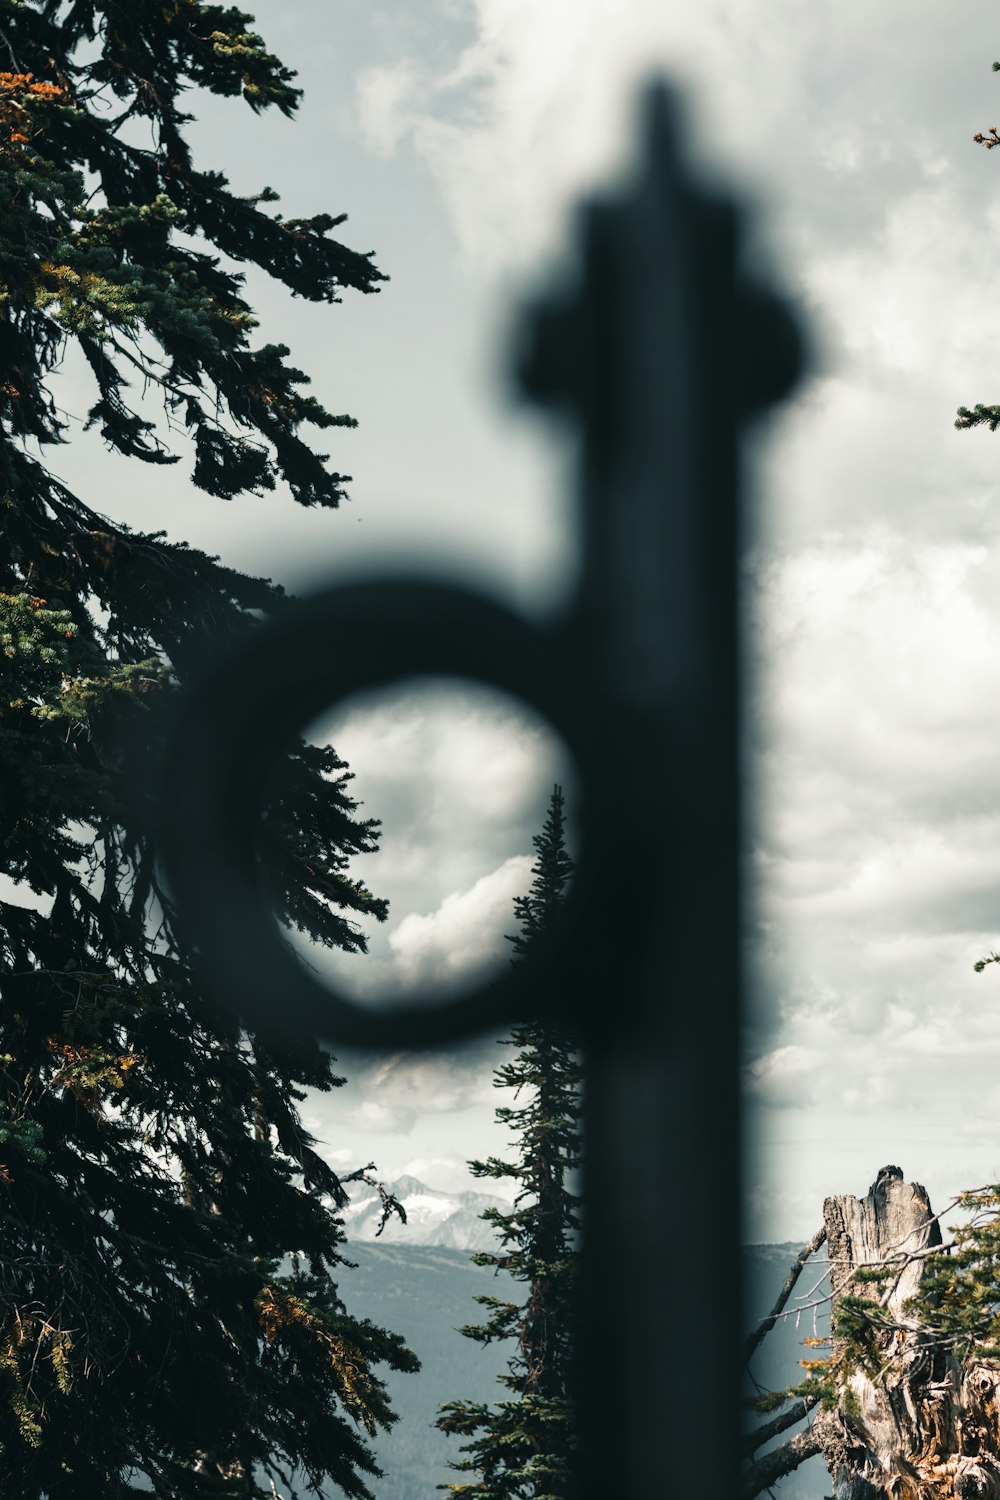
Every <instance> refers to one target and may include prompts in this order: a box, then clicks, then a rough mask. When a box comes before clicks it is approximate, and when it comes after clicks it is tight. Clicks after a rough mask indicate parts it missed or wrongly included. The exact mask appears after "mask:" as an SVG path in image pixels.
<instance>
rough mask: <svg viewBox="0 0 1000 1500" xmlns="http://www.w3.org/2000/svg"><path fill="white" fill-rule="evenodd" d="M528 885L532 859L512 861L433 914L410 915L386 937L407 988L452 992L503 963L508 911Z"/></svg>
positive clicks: (510, 924)
mask: <svg viewBox="0 0 1000 1500" xmlns="http://www.w3.org/2000/svg"><path fill="white" fill-rule="evenodd" d="M530 883H531V859H530V858H529V857H528V856H527V855H516V856H514V858H512V859H508V860H505V861H504V863H503V864H502V865H501V866H500V868H499V869H497V870H494V871H493V872H492V873H491V874H489V875H484V876H483V877H482V879H481V880H477V881H476V883H475V885H473V886H472V888H471V889H470V890H467V891H455V892H453V893H452V894H451V895H448V896H446V897H445V898H444V900H443V901H442V902H441V904H440V906H438V907H437V909H436V910H434V911H432V912H428V913H426V914H421V913H418V912H410V913H409V914H408V915H407V916H405V917H404V918H403V920H402V921H401V922H400V923H399V925H398V927H397V928H396V930H395V931H394V932H393V933H392V934H391V935H390V937H389V946H390V948H391V949H392V953H393V957H394V960H395V968H396V971H397V973H398V974H399V976H400V979H401V980H402V982H403V984H404V985H405V986H406V987H408V988H409V987H414V988H416V987H420V986H426V987H428V988H429V987H431V986H433V987H434V988H439V987H441V986H444V987H446V988H452V987H453V986H455V985H457V984H460V983H462V982H466V981H468V980H469V979H470V978H471V976H472V975H473V974H475V973H476V972H477V971H480V970H482V969H483V968H485V967H486V966H487V965H488V964H491V963H495V962H497V961H498V960H500V959H502V958H503V957H504V952H505V948H507V947H508V945H507V944H506V943H505V941H504V933H505V932H506V931H508V930H509V929H510V928H511V927H515V926H516V924H515V922H514V921H513V918H512V913H511V905H512V902H513V899H514V897H515V896H519V895H523V894H524V892H525V891H526V890H527V889H528V886H529V885H530Z"/></svg>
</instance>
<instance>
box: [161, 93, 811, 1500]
mask: <svg viewBox="0 0 1000 1500" xmlns="http://www.w3.org/2000/svg"><path fill="white" fill-rule="evenodd" d="M645 107H646V117H645V120H644V152H643V156H642V160H641V163H640V167H639V170H638V172H637V174H636V175H635V177H634V179H633V180H631V181H629V182H627V183H626V184H625V185H624V186H623V188H622V189H621V190H620V191H619V192H618V193H617V194H615V195H613V196H611V195H609V196H608V197H607V198H604V199H602V200H599V201H597V202H594V203H592V204H589V205H587V206H586V207H585V208H584V210H583V211H582V215H581V224H580V236H581V250H580V258H579V274H578V276H577V278H576V282H575V285H574V287H573V288H572V289H571V290H570V291H568V292H567V293H566V294H565V295H560V296H555V297H553V298H552V299H551V300H549V301H548V302H547V303H545V304H544V305H543V306H541V307H540V308H538V309H537V310H536V311H535V313H534V314H533V315H532V317H531V319H530V320H529V323H528V326H527V330H526V338H525V346H526V347H525V355H524V359H523V364H522V370H521V376H522V381H523V385H524V388H525V390H526V391H527V393H528V394H529V395H530V396H531V397H532V398H533V399H535V400H538V401H542V402H545V403H546V404H549V405H552V406H554V407H556V408H561V409H564V410H568V411H569V413H570V414H571V415H572V416H573V417H574V418H575V420H576V421H577V422H579V424H580V425H581V428H582V432H583V438H584V442H583V453H582V468H581V476H580V482H581V489H582V502H583V518H582V524H583V527H584V567H583V576H582V579H581V582H580V588H579V591H578V596H577V599H576V601H575V602H574V605H573V606H572V608H571V610H570V612H569V614H568V616H567V617H566V618H564V619H562V620H560V621H556V622H554V623H552V624H551V625H549V626H548V627H545V628H541V627H536V626H533V625H530V624H529V623H527V622H526V621H524V620H523V619H520V618H519V617H517V616H515V615H512V614H511V613H510V612H509V611H507V610H505V609H504V608H503V607H502V606H500V605H498V604H496V603H494V602H491V601H489V600H487V599H485V598H484V597H483V596H482V595H480V594H476V593H472V592H469V591H465V590H462V589H459V588H456V587H454V586H450V585H444V584H431V583H428V582H427V581H426V580H414V579H407V578H390V579H382V580H374V581H372V582H370V583H367V584H360V585H351V586H350V587H345V588H340V589H333V590H331V591H329V592H328V593H327V594H322V595H318V596H316V597H314V598H313V599H311V600H305V601H300V602H298V603H297V604H295V605H294V606H291V607H290V608H289V609H288V611H287V612H286V613H283V614H282V615H281V616H280V617H279V618H278V619H275V620H273V621H271V622H270V623H269V624H268V625H267V626H266V627H262V629H261V630H260V632H259V633H256V634H254V635H253V636H252V637H251V638H249V639H248V640H246V641H245V642H243V643H242V644H241V645H240V646H239V647H238V648H237V649H235V650H234V651H232V652H230V653H229V654H228V655H227V656H226V657H225V658H224V659H223V660H222V661H221V662H219V663H217V664H216V665H215V666H214V667H213V668H212V669H211V670H209V671H208V672H206V675H205V678H204V681H203V683H202V684H201V686H200V688H199V689H197V690H196V691H195V692H193V693H192V694H191V695H190V697H189V699H188V702H187V704H186V706H185V710H184V716H183V719H182V722H181V723H180V724H179V726H178V730H177V734H176V737H175V742H174V746H173V750H172V754H171V758H170V764H169V767H168V771H167V777H166V783H165V792H164V818H163V825H162V830H161V841H162V848H163V854H164V859H165V862H166V865H167V871H168V874H169V878H170V881H171V884H172V887H173V890H174V893H175V896H176V901H177V907H178V913H179V915H180V917H181V918H182V920H183V922H184V924H185V927H186V930H187V938H188V942H189V945H190V948H191V951H192V954H193V956H194V960H195V961H196V962H197V963H198V965H199V972H200V975H201V978H202V980H203V983H204V985H205V988H206V991H208V992H211V993H214V994H215V995H216V996H217V997H218V999H219V1000H220V1001H221V1002H224V1003H226V1004H228V1005H231V1006H232V1007H234V1008H235V1009H236V1010H237V1011H238V1012H239V1013H240V1014H241V1015H242V1016H243V1017H244V1018H245V1019H246V1020H247V1021H248V1022H249V1023H250V1024H253V1025H255V1026H257V1027H258V1028H261V1027H264V1028H270V1029H271V1030H272V1031H274V1032H275V1033H276V1034H280V1032H281V1031H282V1030H284V1031H285V1032H289V1031H290V1032H294V1031H295V1030H296V1029H298V1030H300V1031H301V1030H310V1031H313V1032H315V1033H316V1034H317V1035H319V1036H321V1037H323V1038H326V1039H328V1040H330V1041H331V1042H332V1043H333V1044H334V1045H336V1044H337V1043H338V1042H339V1043H349V1044H354V1045H360V1046H367V1047H388V1048H398V1047H418V1048H421V1047H422V1048H427V1047H433V1046H438V1045H442V1044H444V1043H447V1042H449V1041H452V1040H455V1039H457V1038H459V1037H464V1036H469V1035H472V1034H475V1033H476V1032H482V1031H483V1030H485V1029H486V1028H496V1027H497V1026H499V1025H503V1024H505V1023H509V1021H510V1020H511V1019H516V1018H519V1017H529V1016H542V1015H550V1016H552V1015H560V1016H562V1017H563V1018H565V1019H566V1020H569V1021H571V1022H572V1023H573V1024H574V1025H575V1026H577V1027H578V1028H579V1030H580V1032H581V1034H582V1037H583V1045H584V1054H585V1062H586V1090H587V1113H586V1174H585V1183H584V1190H585V1198H586V1202H585V1220H584V1231H585V1232H584V1245H583V1251H584V1254H583V1261H584V1299H585V1300H584V1306H583V1309H582V1324H583V1329H584V1341H583V1348H582V1350H581V1362H580V1379H579V1402H580V1410H581V1430H582V1434H583V1441H584V1453H583V1463H582V1469H581V1493H582V1496H583V1497H584V1500H658V1497H660V1496H667V1497H673V1500H733V1497H734V1496H736V1495H737V1494H738V1493H739V1461H738V1452H739V1435H740V1427H741V1421H740V1416H741V1413H740V1402H739V1373H740V1345H741V1333H742V1331H743V1325H742V1318H741V1309H740V1254H739V1247H740V1145H739V1139H740V1132H739V1095H738V1045H739V1020H740V1012H739V970H740V904H739V868H740V810H739V770H740V767H739V755H740V746H739V709H740V702H739V699H740V680H739V642H738V626H739V621H738V618H737V601H738V585H737V562H738V555H739V548H740V536H739V532H740V512H739V486H738V467H737V445H738V437H739V428H740V424H741V423H742V422H743V421H744V420H745V419H746V418H747V417H748V416H750V415H752V414H753V413H754V412H755V411H758V410H759V409H761V408H762V407H764V406H766V405H767V404H768V403H770V402H773V401H776V400H778V399H779V398H780V397H781V396H783V395H784V394H785V393H786V392H787V391H788V390H790V388H791V386H792V385H793V383H794V381H795V379H796V377H797V374H798V371H799V365H800V346H799V339H798V336H797V333H796V328H795V325H794V323H793V321H792V319H791V317H790V315H789V313H788V312H787V311H786V309H785V308H784V306H783V304H782V303H781V302H780V301H778V300H777V299H776V298H775V297H773V296H770V295H768V294H767V293H765V292H763V291H762V290H760V289H759V288H755V287H754V286H752V285H750V284H749V283H748V282H747V281H746V280H745V279H744V278H743V277H742V275H741V273H740V267H739V243H738V227H739V226H738V220H737V215H736V213H735V210H734V208H733V206H732V204H731V203H730V202H729V201H728V200H725V199H722V198H719V197H712V196H709V195H708V194H707V193H705V192H704V191H703V190H702V189H701V188H700V187H698V186H697V185H696V184H695V183H693V182H692V181H691V180H690V178H689V177H688V176H687V174H686V171H685V169H684V165H683V160H682V157H681V153H680V150H679V142H678V129H677V125H676V122H675V120H674V118H673V113H672V107H671V101H670V96H669V94H668V93H667V91H666V90H665V89H663V88H657V89H653V90H651V91H650V93H649V95H648V96H647V100H646V106H645ZM345 639H347V640H350V641H351V651H350V653H349V654H348V653H342V652H340V651H338V650H337V649H336V647H337V643H338V642H340V641H341V640H345ZM326 642H328V643H331V649H325V647H324V646H323V643H326ZM317 643H319V645H317ZM427 673H440V674H445V675H452V676H459V677H468V678H471V679H474V680H478V681H481V682H485V683H487V684H490V685H492V686H495V687H498V688H500V689H501V690H503V691H506V692H510V693H513V694H515V695H519V696H521V697H523V698H524V699H525V701H526V702H528V703H529V704H531V705H532V706H533V707H534V708H536V709H537V710H538V711H539V712H540V713H542V714H544V715H546V716H547V717H548V718H549V719H550V721H551V722H552V724H553V725H554V726H555V728H556V729H557V731H558V732H559V733H561V734H562V735H563V737H564V739H565V741H566V743H567V745H568V747H569V749H570V751H571V752H572V753H573V755H574V756H575V757H576V760H577V766H578V771H579V786H580V792H581V798H582V806H581V809H580V825H581V834H582V849H581V851H580V855H579V858H578V860H577V871H578V873H577V878H576V880H575V882H574V888H573V892H572V894H571V898H570V900H569V902H568V904H567V909H566V919H565V924H564V927H563V930H562V931H561V933H557V935H556V937H555V939H554V940H553V942H552V944H551V945H550V947H549V948H548V949H547V950H546V949H542V948H540V949H539V950H538V951H537V952H536V955H535V956H534V957H533V958H532V961H531V963H527V964H523V965H518V966H517V972H516V973H511V974H509V975H508V976H507V977H505V978H501V979H500V980H498V981H497V982H495V983H492V984H489V985H486V986H484V987H483V988H482V989H480V990H479V991H476V992H473V993H471V994H468V995H465V996H460V997H458V998H457V999H456V1000H453V1001H451V1000H449V1001H445V1002H442V1003H441V1004H431V1005H419V1004H418V1005H413V1004H407V1003H403V1004H397V1005H395V1006H385V1007H380V1008H379V1009H378V1010H367V1011H366V1010H365V1009H364V1008H363V1007H359V1006H358V1005H356V1004H354V1003H353V1002H352V1001H351V1000H350V999H348V998H346V997H344V996H343V995H338V994H337V993H335V992H334V990H333V988H331V987H328V986H323V985H320V984H319V983H318V981H317V980H316V979H315V977H314V976H312V975H311V974H310V973H309V972H308V971H307V970H306V969H305V968H303V967H302V966H301V965H298V964H297V963H296V962H295V961H294V959H293V958H292V955H291V953H290V950H289V949H288V948H287V946H286V945H285V944H284V942H283V940H282V938H281V934H280V932H279V931H278V928H277V924H276V923H275V922H274V920H273V917H270V918H269V914H268V913H267V912H266V911H265V910H263V908H262V905H261V901H262V898H261V894H260V887H259V881H258V878H257V864H256V854H255V844H254V829H255V825H256V821H257V820H258V819H259V815H260V809H261V806H262V800H263V797H264V789H265V787H266V784H267V777H268V774H269V772H270V770H271V769H272V768H273V766H274V764H275V762H276V760H277V759H278V758H279V757H280V755H281V753H282V751H283V748H284V746H285V745H286V744H287V741H288V739H289V738H290V737H291V736H292V735H293V734H294V733H295V732H296V731H298V730H300V729H301V728H302V727H303V726H304V725H306V724H307V723H308V722H309V721H310V720H311V719H312V718H314V717H315V716H316V715H317V714H318V713H319V712H321V711H323V710H324V709H325V708H328V707H331V706H332V705H333V704H335V703H336V702H338V701H340V700H342V699H343V698H345V697H346V696H348V695H349V694H350V693H353V692H357V691H359V690H362V689H365V688H370V687H376V686H380V685H382V684H384V683H388V682H392V681H396V680H399V679H401V678H405V677H407V676H414V675H421V674H427Z"/></svg>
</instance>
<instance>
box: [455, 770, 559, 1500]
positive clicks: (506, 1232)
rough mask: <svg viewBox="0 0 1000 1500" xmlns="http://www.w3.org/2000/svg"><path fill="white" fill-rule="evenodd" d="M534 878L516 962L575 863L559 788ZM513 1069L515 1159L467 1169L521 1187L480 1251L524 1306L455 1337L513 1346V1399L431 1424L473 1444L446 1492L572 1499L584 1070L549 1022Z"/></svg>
mask: <svg viewBox="0 0 1000 1500" xmlns="http://www.w3.org/2000/svg"><path fill="white" fill-rule="evenodd" d="M534 845H535V852H536V859H535V863H534V866H533V875H534V879H533V881H532V885H531V890H530V892H529V893H528V895H526V896H520V897H517V898H516V899H515V902H514V910H515V914H516V915H517V918H518V920H519V922H520V931H519V932H518V933H517V934H516V935H514V936H513V937H511V939H510V941H511V942H512V943H513V944H514V950H515V953H516V954H517V955H518V958H519V959H523V958H526V957H528V956H529V955H530V953H531V948H532V944H533V943H535V942H536V941H538V940H539V939H540V938H541V937H542V936H543V935H544V934H545V933H546V931H547V930H548V927H549V925H550V923H551V922H552V921H553V920H554V918H555V916H556V914H557V913H558V911H559V909H560V907H561V905H562V903H563V901H564V899H565V895H566V887H567V884H568V882H569V879H570V876H571V874H572V870H573V866H572V862H571V861H570V859H569V856H568V855H567V853H566V846H565V841H564V815H563V796H562V792H561V790H560V789H559V787H556V788H555V790H554V792H553V794H552V800H551V803H550V805H549V811H548V816H547V818H546V820H545V825H544V828H543V830H542V832H541V834H540V835H538V836H536V837H535V839H534ZM505 1045H507V1046H511V1047H515V1048H516V1049H517V1054H516V1056H515V1058H514V1059H513V1061H511V1062H508V1063H504V1064H502V1065H501V1066H500V1067H499V1068H497V1070H496V1073H495V1075H494V1083H495V1085H496V1087H497V1088H513V1089H515V1090H516V1091H517V1097H518V1099H519V1100H520V1098H521V1096H522V1094H523V1095H524V1102H523V1103H521V1102H519V1103H518V1104H516V1105H515V1106H503V1107H501V1108H499V1109H498V1110H497V1112H496V1117H497V1119H498V1120H499V1121H500V1122H501V1123H503V1124H505V1125H507V1126H509V1128H510V1129H511V1130H512V1131H513V1133H514V1135H515V1137H516V1139H517V1143H518V1153H517V1157H516V1159H515V1160H514V1161H502V1160H500V1159H499V1158H497V1157H489V1158H488V1160H486V1161H484V1162H483V1161H474V1162H470V1163H469V1166H470V1169H471V1170H472V1172H473V1175H474V1176H476V1177H493V1178H507V1179H509V1180H510V1181H512V1182H513V1183H514V1184H515V1185H516V1187H517V1193H516V1196H515V1199H514V1207H513V1209H512V1210H511V1211H509V1212H505V1211H502V1210H499V1209H487V1211H486V1212H485V1213H484V1214H483V1216H482V1217H483V1218H484V1219H485V1220H486V1221H487V1222H488V1223H490V1224H492V1225H493V1227H494V1228H495V1230H496V1233H497V1238H498V1241H499V1247H500V1248H499V1249H498V1250H497V1251H495V1252H483V1251H481V1252H478V1253H477V1254H476V1255H474V1256H473V1257H472V1258H473V1260H474V1261H475V1262H476V1263H477V1264H478V1265H483V1266H495V1267H496V1268H498V1269H499V1270H503V1271H506V1272H507V1273H509V1274H510V1275H511V1276H513V1277H514V1279H515V1280H516V1281H519V1282H522V1283H524V1284H525V1286H526V1289H527V1298H526V1300H525V1301H524V1302H523V1303H518V1302H508V1301H505V1300H503V1299H501V1298H497V1297H491V1296H487V1295H483V1296H479V1297H477V1298H476V1301H477V1302H479V1303H480V1304H481V1305H482V1306H483V1307H484V1308H485V1309H486V1311H487V1314H488V1316H487V1318H486V1321H485V1322H484V1323H481V1324H476V1325H470V1326H467V1327H465V1328H463V1329H462V1330H461V1332H462V1333H463V1334H464V1335H465V1336H466V1337H467V1338H471V1339H475V1340H477V1341H478V1342H479V1343H482V1344H490V1343H493V1342H494V1341H496V1340H512V1341H514V1342H515V1347H516V1352H515V1353H514V1354H513V1355H512V1357H511V1359H510V1362H509V1365H508V1374H506V1375H502V1376H501V1377H500V1383H501V1384H502V1385H504V1386H505V1387H506V1388H507V1390H508V1391H509V1392H510V1398H509V1399H507V1400H504V1401H499V1402H496V1403H495V1404H493V1405H488V1404H483V1403H481V1402H469V1401H451V1402H448V1403H447V1405H445V1406H443V1407H442V1408H441V1415H440V1417H439V1418H438V1426H439V1427H440V1428H441V1429H442V1430H443V1431H445V1432H449V1433H457V1434H458V1435H460V1436H462V1437H465V1438H469V1439H470V1440H471V1441H469V1442H467V1443H466V1444H465V1445H464V1446H463V1449H462V1452H463V1454H465V1455H466V1456H465V1458H464V1459H462V1460H461V1461H460V1462H458V1463H456V1464H454V1465H453V1467H454V1468H455V1469H457V1470H458V1471H459V1472H461V1473H464V1474H468V1475H470V1476H472V1477H470V1479H469V1480H468V1481H466V1482H463V1483H457V1484H453V1485H450V1486H447V1488H449V1489H451V1490H452V1491H454V1492H455V1493H456V1494H459V1495H464V1496H466V1497H468V1500H502V1497H503V1500H506V1497H510V1500H565V1497H567V1496H568V1495H570V1494H571V1493H573V1481H574V1462H575V1455H576V1450H577V1436H576V1425H575V1413H574V1407H573V1403H572V1395H571V1388H572V1373H573V1360H574V1350H575V1344H576V1327H577V1319H578V1309H577V1300H576V1292H577V1269H578V1250H577V1232H578V1230H579V1218H578V1210H579V1198H578V1197H577V1195H576V1194H574V1193H573V1192H572V1191H571V1190H570V1188H569V1187H568V1185H567V1180H568V1179H572V1175H573V1174H574V1173H575V1172H576V1170H577V1169H578V1168H579V1165H580V1159H581V1141H580V1115H581V1077H582V1074H581V1067H580V1062H579V1059H578V1056H577V1052H576V1048H575V1045H574V1041H573V1039H572V1038H571V1037H570V1036H568V1035H567V1034H566V1032H565V1030H564V1029H563V1028H561V1027H557V1026H556V1025H554V1024H553V1023H551V1022H540V1021H534V1022H529V1023H526V1024H525V1025H521V1026H517V1027H515V1028H514V1030H513V1032H512V1034H511V1037H510V1038H509V1040H508V1041H507V1042H506V1043H505Z"/></svg>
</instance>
